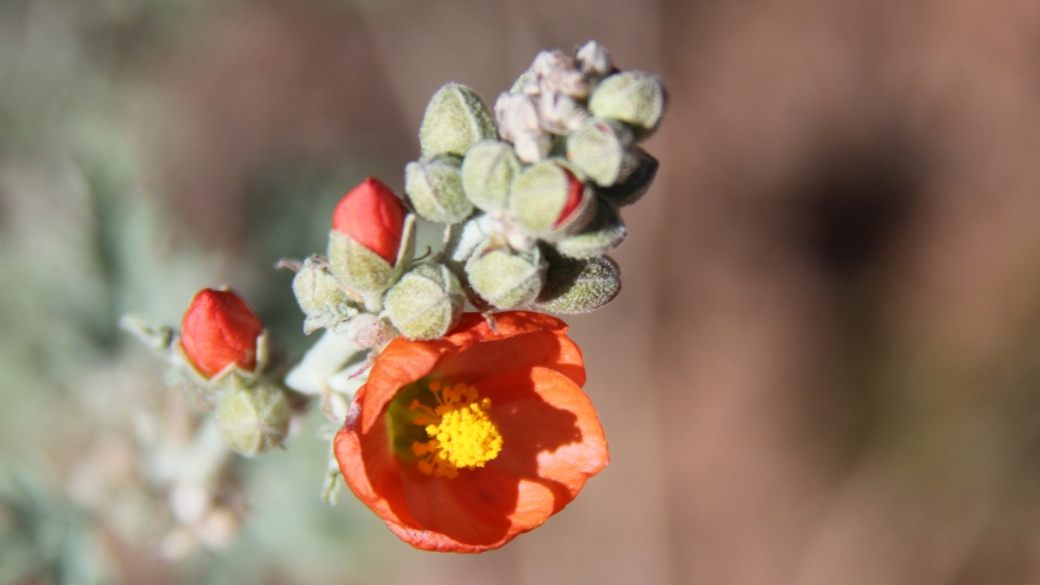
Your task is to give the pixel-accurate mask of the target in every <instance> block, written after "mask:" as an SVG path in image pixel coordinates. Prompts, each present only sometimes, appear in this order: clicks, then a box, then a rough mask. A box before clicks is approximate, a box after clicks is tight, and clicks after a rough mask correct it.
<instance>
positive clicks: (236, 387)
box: [216, 377, 292, 457]
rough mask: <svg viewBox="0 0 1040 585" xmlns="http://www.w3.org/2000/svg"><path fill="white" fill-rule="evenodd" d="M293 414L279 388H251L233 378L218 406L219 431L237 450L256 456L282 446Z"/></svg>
mask: <svg viewBox="0 0 1040 585" xmlns="http://www.w3.org/2000/svg"><path fill="white" fill-rule="evenodd" d="M291 415H292V409H290V408H289V401H288V400H286V397H285V393H284V392H283V391H282V390H281V389H280V388H277V387H274V386H271V385H268V384H263V383H261V384H258V385H255V386H252V385H248V384H245V383H244V382H243V381H242V380H241V379H239V378H237V377H234V378H233V379H232V380H229V383H228V387H227V388H226V389H225V391H224V393H223V394H222V395H221V397H220V401H219V402H218V403H217V413H216V418H217V432H218V433H219V434H220V438H222V439H223V440H224V442H225V443H227V445H228V446H229V447H231V448H232V449H234V450H235V451H238V452H239V453H241V454H243V455H245V456H247V457H255V456H256V455H259V454H261V453H266V452H268V451H270V450H271V449H274V448H275V447H278V446H280V445H281V444H282V441H283V440H285V436H286V434H288V432H289V418H290V417H291Z"/></svg>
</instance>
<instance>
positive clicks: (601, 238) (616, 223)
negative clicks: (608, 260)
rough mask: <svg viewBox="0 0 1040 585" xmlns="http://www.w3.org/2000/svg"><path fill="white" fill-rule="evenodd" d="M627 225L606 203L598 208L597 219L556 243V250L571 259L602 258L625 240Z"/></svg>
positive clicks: (601, 203)
mask: <svg viewBox="0 0 1040 585" xmlns="http://www.w3.org/2000/svg"><path fill="white" fill-rule="evenodd" d="M626 235H627V232H626V230H625V224H624V223H622V222H621V216H620V215H619V214H618V212H617V209H615V208H614V206H613V205H611V204H610V203H608V202H606V201H600V202H599V204H598V205H597V206H596V217H595V218H594V219H593V220H592V222H591V223H589V225H587V226H586V227H585V229H583V230H581V232H579V233H577V234H575V235H573V236H570V237H568V238H564V239H562V240H560V241H558V242H556V250H557V251H558V252H560V253H561V254H563V255H565V256H570V257H571V258H589V257H592V256H602V255H603V254H606V253H607V252H609V251H611V250H613V249H614V248H617V247H618V246H620V245H621V242H623V241H624V240H625V236H626Z"/></svg>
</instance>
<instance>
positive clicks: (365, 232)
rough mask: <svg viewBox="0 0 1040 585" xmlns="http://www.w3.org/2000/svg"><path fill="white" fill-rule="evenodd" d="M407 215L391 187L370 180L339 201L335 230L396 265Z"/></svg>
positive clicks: (335, 215)
mask: <svg viewBox="0 0 1040 585" xmlns="http://www.w3.org/2000/svg"><path fill="white" fill-rule="evenodd" d="M405 214H406V211H405V208H404V206H403V205H402V204H401V200H400V199H398V198H397V195H394V192H393V191H391V190H390V187H387V186H386V185H384V184H382V183H380V182H379V181H377V180H376V179H373V178H372V177H369V178H367V179H365V180H364V181H363V182H362V183H361V184H360V185H358V186H357V187H354V188H353V189H351V190H350V191H349V192H348V193H347V194H346V195H344V196H343V199H341V200H340V202H339V205H337V206H336V211H335V212H333V214H332V229H334V230H336V231H337V232H340V233H343V234H346V235H347V236H349V237H350V238H351V239H352V240H354V241H355V242H357V243H359V244H361V245H362V246H364V247H365V248H368V249H369V250H371V251H372V252H375V253H376V254H377V255H378V256H379V257H380V258H382V259H383V260H386V261H387V263H388V264H390V265H393V264H394V263H395V262H396V261H397V251H398V249H399V248H400V247H401V235H402V233H403V232H404V217H405Z"/></svg>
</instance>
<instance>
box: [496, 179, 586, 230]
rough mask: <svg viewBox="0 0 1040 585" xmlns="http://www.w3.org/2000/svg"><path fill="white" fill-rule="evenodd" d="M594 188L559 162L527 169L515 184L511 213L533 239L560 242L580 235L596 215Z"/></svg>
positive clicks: (511, 197)
mask: <svg viewBox="0 0 1040 585" xmlns="http://www.w3.org/2000/svg"><path fill="white" fill-rule="evenodd" d="M595 199H596V198H595V195H594V194H593V192H592V188H591V187H590V186H589V185H586V184H585V183H584V182H583V181H582V180H581V179H579V178H578V177H577V176H576V175H575V173H574V172H573V171H572V170H571V169H569V168H567V166H566V165H565V164H563V163H562V162H560V161H559V160H557V159H549V160H545V161H542V162H540V163H538V164H535V165H531V166H529V167H527V168H525V169H524V170H523V171H521V172H520V174H519V175H518V176H517V178H516V180H515V181H514V182H513V192H512V194H511V195H510V199H509V206H510V210H511V211H512V212H513V214H514V215H515V216H516V218H517V219H518V220H519V221H520V224H521V225H523V226H524V228H525V229H526V230H528V231H529V232H530V233H531V234H532V235H535V236H537V237H539V238H543V239H550V240H552V239H558V238H560V237H564V236H567V235H570V234H574V233H577V232H578V231H580V230H581V229H582V228H583V227H585V225H586V224H587V223H588V222H589V220H590V219H592V216H593V214H594V213H595V202H596V201H595Z"/></svg>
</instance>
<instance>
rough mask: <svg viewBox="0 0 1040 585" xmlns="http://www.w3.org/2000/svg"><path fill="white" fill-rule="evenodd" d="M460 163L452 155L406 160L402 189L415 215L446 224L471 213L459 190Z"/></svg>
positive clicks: (459, 160)
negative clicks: (421, 159) (416, 160)
mask: <svg viewBox="0 0 1040 585" xmlns="http://www.w3.org/2000/svg"><path fill="white" fill-rule="evenodd" d="M461 164H462V160H461V159H460V158H459V157H457V156H454V155H441V156H437V157H434V158H433V159H430V160H423V161H419V162H413V163H408V166H407V167H405V171H404V190H405V192H406V193H408V199H410V200H411V202H412V206H413V207H415V212H416V213H418V214H419V217H421V218H423V219H425V220H427V221H432V222H435V223H444V224H449V225H450V224H456V223H459V222H461V221H462V220H464V219H466V218H467V217H469V216H470V214H471V213H473V204H472V203H470V201H469V199H466V194H465V193H464V192H463V190H462V175H461V173H460V171H459V167H460V166H461Z"/></svg>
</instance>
